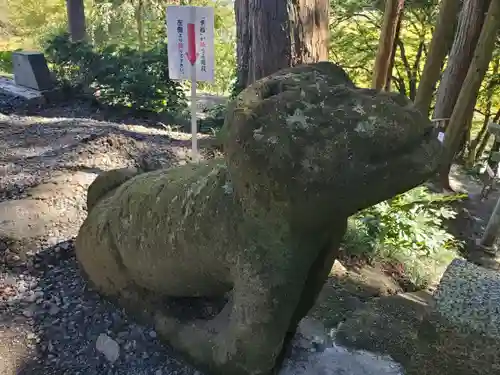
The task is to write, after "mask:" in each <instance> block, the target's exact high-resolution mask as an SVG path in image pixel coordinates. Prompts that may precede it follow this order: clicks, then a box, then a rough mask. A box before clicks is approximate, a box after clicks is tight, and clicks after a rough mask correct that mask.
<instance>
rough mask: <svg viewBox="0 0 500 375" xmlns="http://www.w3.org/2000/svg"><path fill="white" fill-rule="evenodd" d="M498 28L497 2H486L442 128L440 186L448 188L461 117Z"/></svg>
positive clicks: (482, 72) (499, 9)
mask: <svg viewBox="0 0 500 375" xmlns="http://www.w3.org/2000/svg"><path fill="white" fill-rule="evenodd" d="M499 29H500V1H497V0H495V1H492V2H491V3H490V6H489V9H488V13H487V15H486V19H485V21H484V25H483V27H482V30H481V35H480V36H479V40H478V43H477V46H476V49H475V51H474V56H473V58H472V62H471V64H470V67H469V69H468V71H467V76H466V77H465V81H464V84H463V86H462V88H461V90H460V94H459V95H458V99H457V102H456V105H455V107H454V109H453V112H452V114H451V118H450V122H449V124H448V128H447V129H446V134H445V138H444V152H443V155H442V162H441V168H440V173H439V176H440V181H441V183H442V186H443V187H445V188H448V189H449V188H450V184H449V178H448V175H449V172H450V168H451V164H452V162H453V158H454V156H455V153H456V152H457V149H458V147H459V145H460V140H461V136H462V134H463V131H464V129H463V125H462V124H463V122H464V119H466V115H467V111H469V108H470V105H471V104H470V103H473V102H475V101H476V99H477V95H478V93H479V89H480V87H481V82H482V80H483V79H484V76H485V74H486V71H487V69H488V65H489V63H490V61H491V58H492V56H493V49H494V48H495V41H496V37H497V32H498V30H499Z"/></svg>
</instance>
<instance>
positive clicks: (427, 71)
mask: <svg viewBox="0 0 500 375" xmlns="http://www.w3.org/2000/svg"><path fill="white" fill-rule="evenodd" d="M460 4H461V0H442V1H441V5H440V8H439V16H438V21H437V26H436V29H435V30H434V33H433V34H432V40H431V43H430V46H429V53H428V55H427V60H426V61H425V65H424V70H423V72H422V77H421V79H420V83H419V85H418V91H417V95H416V98H415V106H416V107H417V108H418V109H420V111H422V113H425V114H426V115H427V114H428V113H429V110H430V107H431V102H432V94H433V93H434V90H435V88H436V84H437V82H438V80H439V76H440V74H441V69H442V66H443V61H444V59H445V57H446V55H447V54H448V52H449V50H450V48H451V45H452V44H453V36H454V34H455V25H456V23H457V14H458V11H459V9H460Z"/></svg>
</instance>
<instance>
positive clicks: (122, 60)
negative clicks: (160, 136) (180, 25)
mask: <svg viewBox="0 0 500 375" xmlns="http://www.w3.org/2000/svg"><path fill="white" fill-rule="evenodd" d="M45 53H46V56H47V59H48V60H49V62H50V63H51V64H52V69H53V71H54V72H55V74H56V77H57V79H58V80H59V81H60V82H61V84H63V85H64V86H67V87H71V88H73V89H76V90H79V91H84V92H87V93H90V94H92V95H94V96H95V97H96V99H97V100H98V101H99V102H101V103H103V104H108V105H119V106H125V107H130V108H132V109H135V110H143V111H152V112H157V113H162V112H170V113H179V112H183V111H184V110H185V109H186V97H185V94H184V92H183V91H182V88H181V86H180V84H179V83H178V82H175V81H173V80H171V79H169V77H168V63H167V61H168V56H167V46H166V44H163V43H161V44H158V45H157V46H155V47H153V48H151V49H149V50H146V51H138V50H136V49H132V48H128V47H118V46H116V45H109V46H106V47H104V48H102V49H96V48H94V47H93V46H92V45H91V44H89V43H87V42H76V43H73V42H71V41H70V39H69V36H68V34H63V35H58V36H55V37H52V38H50V39H49V40H48V41H47V43H46V49H45Z"/></svg>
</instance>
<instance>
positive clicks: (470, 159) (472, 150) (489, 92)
mask: <svg viewBox="0 0 500 375" xmlns="http://www.w3.org/2000/svg"><path fill="white" fill-rule="evenodd" d="M492 69H493V70H492V80H491V81H490V83H489V85H488V87H487V89H486V111H485V114H484V121H483V124H482V126H481V129H480V130H479V133H478V134H477V136H476V138H474V139H473V140H472V141H471V142H470V147H469V154H468V155H467V166H468V167H472V166H473V164H474V162H475V160H476V148H477V146H478V145H479V144H480V142H481V140H482V139H483V137H484V135H485V133H486V132H487V130H488V123H489V121H490V117H491V109H492V107H493V94H494V93H495V86H496V85H495V77H496V76H497V75H498V70H499V69H500V59H498V58H497V59H495V61H494V62H493V68H492Z"/></svg>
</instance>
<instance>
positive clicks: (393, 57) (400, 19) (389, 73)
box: [384, 12, 403, 91]
mask: <svg viewBox="0 0 500 375" xmlns="http://www.w3.org/2000/svg"><path fill="white" fill-rule="evenodd" d="M402 22H403V12H401V13H400V15H399V17H398V23H397V26H396V35H395V36H394V42H393V43H392V50H391V58H390V60H389V66H388V68H387V76H386V81H385V86H384V91H391V83H392V70H393V69H394V63H395V62H396V51H397V49H398V40H399V34H400V33H401V23H402Z"/></svg>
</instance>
